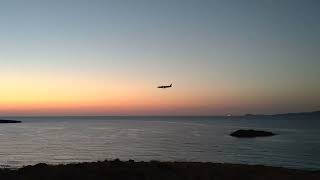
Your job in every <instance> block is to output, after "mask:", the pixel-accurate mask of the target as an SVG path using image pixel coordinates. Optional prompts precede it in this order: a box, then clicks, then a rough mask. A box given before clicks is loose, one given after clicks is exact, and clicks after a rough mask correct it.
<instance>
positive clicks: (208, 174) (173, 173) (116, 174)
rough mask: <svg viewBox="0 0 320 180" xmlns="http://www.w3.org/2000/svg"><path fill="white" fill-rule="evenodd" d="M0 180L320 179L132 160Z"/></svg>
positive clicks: (26, 170) (8, 174) (3, 173)
mask: <svg viewBox="0 0 320 180" xmlns="http://www.w3.org/2000/svg"><path fill="white" fill-rule="evenodd" d="M0 179H10V180H20V179H21V180H22V179H24V180H28V179H30V180H31V179H32V180H37V179H39V180H40V179H41V180H53V179H54V180H58V179H61V180H67V179H77V180H89V179H90V180H93V179H110V180H118V179H119V180H120V179H121V180H126V179H127V180H129V179H130V180H131V179H132V180H149V179H150V180H151V179H152V180H164V179H165V180H178V179H179V180H180V179H181V180H193V179H194V180H211V179H212V180H229V179H230V180H247V179H250V180H255V179H259V180H269V179H272V180H278V179H279V180H300V179H301V180H303V179H310V180H311V179H320V171H307V170H296V169H287V168H281V167H269V166H261V165H243V164H225V163H223V164H221V163H204V162H159V161H150V162H135V161H133V160H129V161H120V160H118V159H116V160H114V161H101V162H87V163H78V164H65V165H47V164H43V163H41V164H37V165H34V166H25V167H23V168H20V169H0Z"/></svg>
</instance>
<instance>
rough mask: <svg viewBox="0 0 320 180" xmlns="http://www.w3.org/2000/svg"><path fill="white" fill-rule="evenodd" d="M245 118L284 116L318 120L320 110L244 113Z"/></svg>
mask: <svg viewBox="0 0 320 180" xmlns="http://www.w3.org/2000/svg"><path fill="white" fill-rule="evenodd" d="M244 117H246V118H286V119H302V118H303V119H319V120H320V111H313V112H300V113H286V114H273V115H264V114H246V115H244Z"/></svg>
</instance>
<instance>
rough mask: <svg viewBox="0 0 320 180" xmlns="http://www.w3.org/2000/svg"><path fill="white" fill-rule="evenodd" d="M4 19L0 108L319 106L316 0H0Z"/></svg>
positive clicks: (20, 111) (31, 111)
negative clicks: (162, 86)
mask: <svg viewBox="0 0 320 180" xmlns="http://www.w3.org/2000/svg"><path fill="white" fill-rule="evenodd" d="M0 24H1V28H0V83H1V84H0V88H1V90H0V115H3V116H4V115H226V114H246V113H259V114H260V113H261V114H273V113H284V112H299V111H314V110H319V109H320V81H319V77H320V59H319V57H320V1H317V0H299V1H296V0H281V1H279V0H260V1H256V0H241V1H239V0H233V1H231V0H161V1H159V0H157V1H156V0H134V1H133V0H38V1H36V0H28V1H25V0H2V1H0ZM171 83H173V88H169V89H165V90H163V89H158V88H156V87H157V86H159V85H169V84H171Z"/></svg>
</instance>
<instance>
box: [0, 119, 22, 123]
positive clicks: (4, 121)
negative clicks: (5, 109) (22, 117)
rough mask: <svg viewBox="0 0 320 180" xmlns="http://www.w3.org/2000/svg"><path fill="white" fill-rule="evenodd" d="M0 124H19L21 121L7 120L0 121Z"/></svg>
mask: <svg viewBox="0 0 320 180" xmlns="http://www.w3.org/2000/svg"><path fill="white" fill-rule="evenodd" d="M0 123H21V121H17V120H8V119H0Z"/></svg>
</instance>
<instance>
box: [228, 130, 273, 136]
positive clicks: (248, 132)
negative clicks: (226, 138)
mask: <svg viewBox="0 0 320 180" xmlns="http://www.w3.org/2000/svg"><path fill="white" fill-rule="evenodd" d="M274 135H275V134H274V133H272V132H268V131H257V130H252V129H248V130H243V129H240V130H237V131H235V132H233V133H231V134H230V136H233V137H238V138H254V137H267V136H274Z"/></svg>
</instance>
